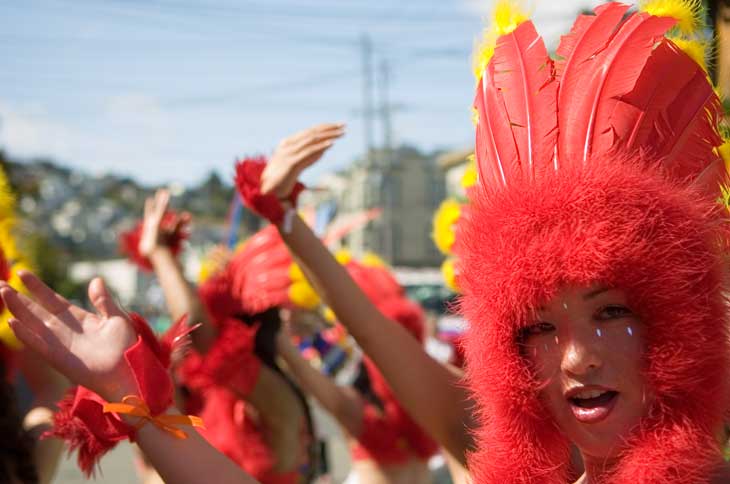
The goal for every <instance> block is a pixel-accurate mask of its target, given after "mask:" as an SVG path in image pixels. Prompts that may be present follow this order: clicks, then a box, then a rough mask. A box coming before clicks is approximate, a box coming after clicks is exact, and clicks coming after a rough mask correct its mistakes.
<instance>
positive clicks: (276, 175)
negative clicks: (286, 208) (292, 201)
mask: <svg viewBox="0 0 730 484" xmlns="http://www.w3.org/2000/svg"><path fill="white" fill-rule="evenodd" d="M344 134H345V125H344V124H339V123H338V124H333V123H326V124H319V125H317V126H313V127H311V128H309V129H306V130H304V131H301V132H299V133H297V134H295V135H292V136H289V137H287V138H284V139H283V140H282V141H281V142H280V143H279V145H278V146H277V147H276V150H275V151H274V154H273V155H271V158H270V159H269V162H268V164H267V165H266V168H265V169H264V172H263V174H262V175H261V193H263V194H267V193H270V192H274V193H275V194H276V196H277V197H279V198H282V199H283V198H286V197H287V196H288V195H289V194H290V193H291V191H292V189H293V188H294V185H295V184H296V182H297V179H298V178H299V175H300V174H301V172H302V171H303V170H304V169H305V168H307V167H308V166H310V165H312V164H313V163H315V162H316V161H317V160H319V159H320V158H321V157H322V155H323V154H324V152H325V151H327V150H328V149H329V148H330V147H331V146H332V145H333V144H334V142H335V140H336V139H337V138H340V137H341V136H343V135H344Z"/></svg>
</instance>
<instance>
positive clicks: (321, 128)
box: [284, 123, 345, 144]
mask: <svg viewBox="0 0 730 484" xmlns="http://www.w3.org/2000/svg"><path fill="white" fill-rule="evenodd" d="M344 128H345V125H344V123H322V124H318V125H316V126H312V127H310V128H307V129H305V130H304V131H300V132H298V133H296V134H294V135H293V136H289V137H287V138H286V139H285V140H284V143H285V144H287V143H288V144H296V143H299V142H300V141H302V140H303V139H305V138H309V137H311V136H313V135H315V134H316V133H321V132H325V131H333V130H341V129H344Z"/></svg>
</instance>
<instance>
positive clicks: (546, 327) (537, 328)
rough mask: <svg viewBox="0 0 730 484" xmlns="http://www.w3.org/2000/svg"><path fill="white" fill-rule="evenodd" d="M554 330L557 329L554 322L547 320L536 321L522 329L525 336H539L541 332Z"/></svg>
mask: <svg viewBox="0 0 730 484" xmlns="http://www.w3.org/2000/svg"><path fill="white" fill-rule="evenodd" d="M552 331H555V325H554V324H552V323H547V322H545V321H540V322H539V323H535V324H533V325H531V326H528V327H526V328H523V329H522V334H523V335H524V336H525V337H529V336H539V335H541V334H546V333H550V332H552Z"/></svg>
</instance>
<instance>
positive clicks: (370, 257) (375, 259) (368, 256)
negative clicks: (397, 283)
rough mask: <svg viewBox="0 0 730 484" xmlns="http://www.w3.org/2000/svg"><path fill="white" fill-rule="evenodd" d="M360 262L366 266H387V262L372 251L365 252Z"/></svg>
mask: <svg viewBox="0 0 730 484" xmlns="http://www.w3.org/2000/svg"><path fill="white" fill-rule="evenodd" d="M360 262H362V265H364V266H366V267H388V264H387V263H386V262H385V261H384V260H383V259H381V258H380V256H379V255H377V254H375V253H374V252H365V255H363V256H362V260H361V261H360Z"/></svg>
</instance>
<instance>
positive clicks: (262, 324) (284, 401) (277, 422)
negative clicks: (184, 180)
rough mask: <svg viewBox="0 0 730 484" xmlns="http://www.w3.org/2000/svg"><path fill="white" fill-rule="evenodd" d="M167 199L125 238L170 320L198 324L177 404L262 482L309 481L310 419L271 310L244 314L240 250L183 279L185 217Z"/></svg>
mask: <svg viewBox="0 0 730 484" xmlns="http://www.w3.org/2000/svg"><path fill="white" fill-rule="evenodd" d="M169 199H170V196H169V193H168V192H167V191H164V190H160V191H158V192H157V193H156V194H155V196H154V197H151V198H149V199H148V200H147V201H146V203H145V214H144V220H143V222H142V223H141V224H140V226H139V230H137V231H136V232H134V233H128V234H126V235H125V238H126V239H129V240H133V241H134V242H135V243H136V244H137V245H138V247H137V248H138V250H137V251H135V250H131V251H130V252H131V253H132V254H136V256H135V257H133V258H132V259H133V260H136V261H141V262H143V263H145V264H144V266H143V267H145V266H146V267H148V268H149V269H152V270H154V271H155V274H156V275H157V278H158V280H159V282H160V285H161V286H162V289H163V292H164V294H165V299H166V301H167V305H168V309H169V311H170V315H171V317H172V319H173V320H178V319H180V318H182V317H187V321H189V322H191V323H196V327H195V330H194V331H193V332H192V333H191V338H192V342H193V348H194V350H193V351H191V352H189V353H187V354H186V356H185V357H184V359H183V361H181V362H179V363H178V367H177V371H176V375H177V379H178V381H179V383H180V384H181V385H183V388H182V393H183V395H184V397H183V400H184V402H183V407H182V408H184V409H185V412H186V413H195V414H198V415H200V417H201V418H203V420H204V421H205V423H206V428H205V429H204V430H201V433H202V434H203V435H204V436H205V438H206V439H208V441H209V442H210V443H212V444H213V445H214V446H215V447H216V448H217V449H218V450H220V451H221V452H223V453H224V454H226V455H227V456H228V457H229V458H231V459H232V460H233V461H234V462H236V463H237V464H239V465H240V466H241V467H242V468H244V469H245V470H246V471H247V472H248V473H249V474H251V475H252V476H253V477H255V478H256V479H258V480H259V481H260V482H262V483H264V484H267V483H272V484H274V483H295V482H301V481H305V480H308V474H309V470H308V469H309V465H310V464H311V462H310V460H311V456H310V454H309V452H308V449H309V447H308V446H309V444H310V443H311V442H312V440H313V436H312V432H311V421H310V420H309V414H308V409H307V406H306V402H305V401H304V400H303V398H302V397H301V394H300V393H299V392H298V389H297V388H296V387H295V386H293V384H292V383H291V382H290V381H288V380H287V379H286V377H285V376H284V374H283V373H282V372H281V370H280V369H279V368H278V366H277V365H276V362H275V351H274V349H275V338H276V336H275V335H276V333H277V332H278V331H277V328H278V321H268V320H271V319H276V315H274V314H266V313H259V314H258V316H254V317H253V318H252V317H250V316H248V315H246V314H245V311H244V309H243V305H242V304H241V303H239V302H238V299H239V297H238V295H236V294H234V293H233V290H234V289H233V284H232V283H231V282H230V281H231V279H232V276H233V274H231V272H230V267H229V264H232V265H233V266H235V267H236V268H237V270H248V269H249V268H248V267H242V266H240V264H238V263H237V260H238V259H240V256H234V260H233V261H231V260H227V261H225V260H224V261H221V262H222V265H221V266H220V267H219V268H218V270H217V271H215V273H213V274H210V275H209V277H208V278H207V279H206V280H205V281H203V283H202V285H201V286H200V287H199V289H198V290H197V291H196V290H195V289H194V288H193V287H192V286H191V285H190V284H189V283H188V282H187V280H186V279H185V276H184V274H183V271H182V267H181V266H180V264H179V262H178V261H177V259H176V257H175V252H176V250H175V247H176V246H179V245H180V244H179V242H175V241H177V240H179V239H180V237H179V236H176V234H180V233H181V232H184V229H183V228H182V227H183V226H185V225H187V222H188V218H189V216H188V215H187V214H176V213H175V212H172V211H169V210H168V205H169ZM133 249H134V248H133ZM178 251H179V249H178ZM244 259H245V256H244ZM257 312H258V311H257ZM248 322H250V323H252V324H253V326H251V325H248V326H247V323H248Z"/></svg>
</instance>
